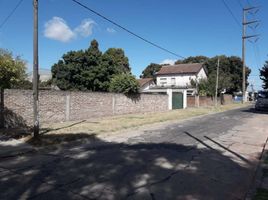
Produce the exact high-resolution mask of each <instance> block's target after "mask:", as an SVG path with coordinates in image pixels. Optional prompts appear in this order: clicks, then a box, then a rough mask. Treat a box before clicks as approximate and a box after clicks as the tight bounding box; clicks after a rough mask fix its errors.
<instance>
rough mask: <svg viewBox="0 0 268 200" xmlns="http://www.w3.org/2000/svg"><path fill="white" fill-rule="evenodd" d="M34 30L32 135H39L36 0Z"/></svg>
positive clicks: (34, 0)
mask: <svg viewBox="0 0 268 200" xmlns="http://www.w3.org/2000/svg"><path fill="white" fill-rule="evenodd" d="M33 11H34V24H33V25H34V31H33V112H34V129H33V136H34V137H38V136H39V100H38V96H39V91H38V89H39V88H38V86H39V74H38V0H33Z"/></svg>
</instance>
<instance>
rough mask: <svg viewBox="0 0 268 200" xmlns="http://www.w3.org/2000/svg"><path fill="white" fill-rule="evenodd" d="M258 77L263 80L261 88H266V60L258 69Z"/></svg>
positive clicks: (267, 87) (267, 86) (267, 80)
mask: <svg viewBox="0 0 268 200" xmlns="http://www.w3.org/2000/svg"><path fill="white" fill-rule="evenodd" d="M260 78H261V80H262V81H263V85H262V87H263V89H268V60H267V61H265V64H264V66H263V67H262V69H261V70H260Z"/></svg>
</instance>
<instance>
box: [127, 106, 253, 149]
mask: <svg viewBox="0 0 268 200" xmlns="http://www.w3.org/2000/svg"><path fill="white" fill-rule="evenodd" d="M254 116H255V111H254V109H253V108H252V106H249V107H246V108H241V109H235V110H230V111H226V112H222V113H217V114H213V115H206V116H201V117H197V118H194V119H191V120H187V121H184V122H182V123H180V122H179V123H174V124H171V125H168V126H164V127H163V128H160V129H153V130H149V131H144V134H142V135H140V136H139V137H134V138H131V139H129V140H128V142H131V143H133V142H134V143H136V142H149V143H161V142H172V143H176V144H183V145H192V144H195V143H198V141H196V139H194V138H193V137H195V138H198V139H200V140H205V138H204V136H208V137H210V138H214V137H218V136H220V135H223V134H225V133H226V132H228V131H229V130H232V128H233V127H235V126H239V125H241V123H242V122H243V119H248V118H252V117H254ZM187 133H188V134H187ZM190 135H191V136H193V137H191V136H190Z"/></svg>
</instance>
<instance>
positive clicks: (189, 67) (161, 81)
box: [156, 63, 207, 88]
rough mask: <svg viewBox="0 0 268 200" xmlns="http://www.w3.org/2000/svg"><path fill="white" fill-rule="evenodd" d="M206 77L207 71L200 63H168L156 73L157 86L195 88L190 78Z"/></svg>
mask: <svg viewBox="0 0 268 200" xmlns="http://www.w3.org/2000/svg"><path fill="white" fill-rule="evenodd" d="M205 78H207V71H206V69H205V67H204V65H203V64H202V63H190V64H179V65H168V66H164V67H162V68H161V69H160V71H159V72H158V73H157V74H156V83H157V86H161V87H181V88H193V87H194V88H195V86H192V85H191V80H200V79H205Z"/></svg>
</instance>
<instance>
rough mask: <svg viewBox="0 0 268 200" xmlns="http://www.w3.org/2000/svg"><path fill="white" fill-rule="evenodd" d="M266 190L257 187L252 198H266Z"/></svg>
mask: <svg viewBox="0 0 268 200" xmlns="http://www.w3.org/2000/svg"><path fill="white" fill-rule="evenodd" d="M267 199H268V190H266V189H263V188H258V189H257V192H256V194H255V196H254V198H253V200H267Z"/></svg>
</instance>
